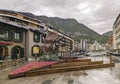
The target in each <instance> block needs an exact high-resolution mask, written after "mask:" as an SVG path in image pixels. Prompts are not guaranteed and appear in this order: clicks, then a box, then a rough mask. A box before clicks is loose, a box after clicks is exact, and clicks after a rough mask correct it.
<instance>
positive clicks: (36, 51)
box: [32, 45, 40, 56]
mask: <svg viewBox="0 0 120 84" xmlns="http://www.w3.org/2000/svg"><path fill="white" fill-rule="evenodd" d="M39 54H40V47H39V46H38V45H35V46H33V47H32V55H33V56H34V55H39Z"/></svg>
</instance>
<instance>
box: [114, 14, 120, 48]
mask: <svg viewBox="0 0 120 84" xmlns="http://www.w3.org/2000/svg"><path fill="white" fill-rule="evenodd" d="M113 48H114V49H115V50H116V49H120V14H119V15H118V17H117V18H116V20H115V22H114V24H113Z"/></svg>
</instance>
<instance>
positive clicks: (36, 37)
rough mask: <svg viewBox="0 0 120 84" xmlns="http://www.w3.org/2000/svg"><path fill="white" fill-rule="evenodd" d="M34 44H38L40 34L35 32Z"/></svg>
mask: <svg viewBox="0 0 120 84" xmlns="http://www.w3.org/2000/svg"><path fill="white" fill-rule="evenodd" d="M34 42H40V34H39V33H37V32H34Z"/></svg>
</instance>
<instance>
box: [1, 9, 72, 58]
mask: <svg viewBox="0 0 120 84" xmlns="http://www.w3.org/2000/svg"><path fill="white" fill-rule="evenodd" d="M46 31H47V32H46ZM51 33H54V34H56V35H57V38H58V37H59V38H62V39H61V40H60V41H58V42H59V43H56V44H57V45H60V44H61V45H62V44H64V46H63V45H62V46H61V48H63V47H64V48H65V50H67V51H69V49H70V50H74V40H73V39H72V38H70V37H69V36H67V35H65V34H63V33H61V32H59V31H57V30H55V29H53V28H51V27H49V26H47V25H46V24H44V23H41V22H40V21H39V20H37V19H35V18H32V17H28V16H25V15H23V14H21V13H18V12H15V11H9V10H0V58H2V59H5V58H6V57H8V58H12V59H19V58H26V59H28V58H31V57H33V56H35V55H37V56H39V55H40V54H41V53H43V47H44V45H45V39H46V37H47V36H49V34H50V35H51ZM46 42H47V41H46ZM68 45H70V46H68ZM50 47H51V46H50ZM52 47H53V45H52ZM68 47H69V48H68ZM59 50H60V46H59ZM61 51H62V50H61Z"/></svg>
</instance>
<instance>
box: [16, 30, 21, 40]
mask: <svg viewBox="0 0 120 84" xmlns="http://www.w3.org/2000/svg"><path fill="white" fill-rule="evenodd" d="M15 39H16V40H20V33H19V32H15Z"/></svg>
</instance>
